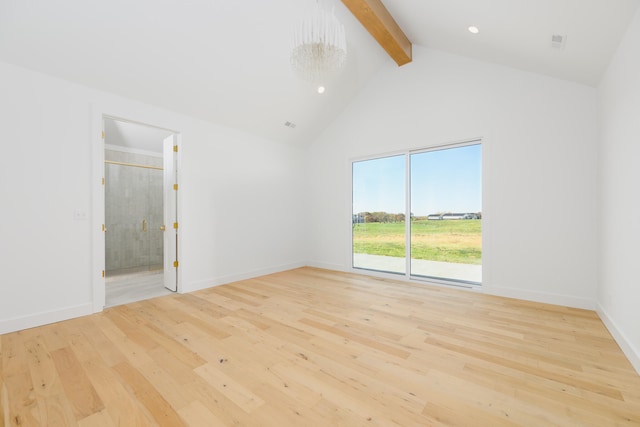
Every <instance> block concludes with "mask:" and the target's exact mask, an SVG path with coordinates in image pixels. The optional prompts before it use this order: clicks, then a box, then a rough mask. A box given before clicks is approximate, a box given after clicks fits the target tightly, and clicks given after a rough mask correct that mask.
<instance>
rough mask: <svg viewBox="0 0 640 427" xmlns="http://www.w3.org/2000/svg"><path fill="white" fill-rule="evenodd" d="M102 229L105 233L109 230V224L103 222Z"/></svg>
mask: <svg viewBox="0 0 640 427" xmlns="http://www.w3.org/2000/svg"><path fill="white" fill-rule="evenodd" d="M102 231H104V232H105V233H106V232H107V226H106V225H104V224H102Z"/></svg>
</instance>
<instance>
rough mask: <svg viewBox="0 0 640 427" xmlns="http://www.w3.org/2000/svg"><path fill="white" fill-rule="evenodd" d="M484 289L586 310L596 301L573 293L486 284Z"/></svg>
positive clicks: (491, 292) (591, 308) (498, 294)
mask: <svg viewBox="0 0 640 427" xmlns="http://www.w3.org/2000/svg"><path fill="white" fill-rule="evenodd" d="M482 291H483V292H484V293H486V294H488V295H496V296H500V297H506V298H516V299H521V300H525V301H533V302H541V303H545V304H553V305H561V306H565V307H572V308H582V309H585V310H595V308H596V302H595V300H593V299H590V298H582V297H575V296H571V295H560V294H548V293H543V292H536V291H530V290H525V289H515V288H506V287H501V286H484V287H483V288H482Z"/></svg>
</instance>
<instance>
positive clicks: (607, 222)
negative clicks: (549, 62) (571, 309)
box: [598, 11, 640, 372]
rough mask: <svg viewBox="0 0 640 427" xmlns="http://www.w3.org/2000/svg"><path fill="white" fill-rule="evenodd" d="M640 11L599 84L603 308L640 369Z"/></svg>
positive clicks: (602, 313) (600, 297) (600, 291)
mask: <svg viewBox="0 0 640 427" xmlns="http://www.w3.org/2000/svg"><path fill="white" fill-rule="evenodd" d="M638 76H640V11H638V12H636V15H635V18H634V19H633V21H632V23H631V25H630V26H629V28H628V30H627V34H626V35H625V37H624V39H623V41H622V42H621V44H620V46H619V47H618V51H617V53H616V55H615V57H614V58H613V60H612V62H611V64H610V65H609V68H608V70H607V73H606V74H605V76H604V78H603V79H602V81H601V83H600V86H599V97H600V98H599V108H600V136H601V146H600V158H601V192H602V202H601V213H600V215H601V218H602V221H601V241H602V249H601V252H600V257H601V260H602V262H601V265H602V267H601V271H600V273H601V274H600V286H599V289H598V303H599V310H598V311H599V312H600V316H601V317H602V319H603V320H604V321H605V323H606V324H607V326H608V327H609V330H610V331H611V332H612V334H613V335H614V336H615V337H616V340H617V341H618V343H619V344H620V346H621V347H622V349H623V350H624V351H625V353H626V355H627V357H629V360H631V362H632V363H633V364H634V367H635V369H636V370H637V371H638V372H640V310H639V309H638V304H639V303H640V262H639V261H638V258H639V255H640V221H638V220H637V219H636V215H637V213H638V212H640V188H639V184H640V163H639V161H640V144H639V143H638V138H639V136H640V79H639V78H638Z"/></svg>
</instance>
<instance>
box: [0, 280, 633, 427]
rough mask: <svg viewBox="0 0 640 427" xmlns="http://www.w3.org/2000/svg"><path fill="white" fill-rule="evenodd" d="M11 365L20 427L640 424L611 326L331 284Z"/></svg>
mask: <svg viewBox="0 0 640 427" xmlns="http://www.w3.org/2000/svg"><path fill="white" fill-rule="evenodd" d="M0 352H1V356H2V357H1V358H0V360H1V363H0V379H1V380H2V382H1V383H0V390H1V392H0V401H1V402H2V405H0V408H1V410H0V420H4V423H5V424H6V425H7V426H54V425H55V426H58V425H59V426H66V425H69V426H72V425H79V426H154V425H163V426H182V425H189V426H207V427H211V426H278V427H282V426H431V425H433V426H442V425H447V426H449V425H457V426H492V427H493V426H516V425H518V426H536V427H538V426H598V427H602V426H617V425H621V426H622V425H635V426H638V425H640V377H639V376H638V375H637V374H636V373H635V372H634V371H633V369H632V367H631V365H630V364H629V362H628V361H627V360H626V359H625V357H624V355H623V354H622V352H621V351H620V349H619V348H618V346H617V345H616V344H615V342H614V341H613V339H612V338H611V336H610V335H609V334H608V332H607V331H606V329H605V327H604V326H603V324H602V322H601V321H600V320H599V319H598V317H597V315H596V314H595V313H594V312H591V311H585V310H577V309H569V308H562V307H556V306H549V305H544V304H536V303H530V302H523V301H518V300H510V299H504V298H498V297H491V296H486V295H482V294H480V293H476V292H468V291H457V290H451V289H444V288H435V287H430V286H426V285H416V284H408V283H404V282H394V281H390V280H380V279H374V278H371V277H365V276H359V275H352V274H342V273H336V272H329V271H326V270H320V269H314V268H302V269H297V270H292V271H289V272H283V273H278V274H273V275H269V276H264V277H260V278H257V279H252V280H246V281H242V282H238V283H234V284H230V285H226V286H219V287H216V288H212V289H208V290H204V291H199V292H196V293H193V294H188V295H175V294H174V295H169V296H165V297H161V298H156V299H152V300H146V301H141V302H136V303H132V304H128V305H122V306H118V307H113V308H109V309H106V310H105V311H104V312H103V313H99V314H96V315H92V316H87V317H83V318H79V319H74V320H71V321H66V322H61V323H57V324H54V325H48V326H43V327H38V328H34V329H30V330H26V331H21V332H16V333H11V334H6V335H3V336H2V337H1V340H0ZM0 424H1V422H0Z"/></svg>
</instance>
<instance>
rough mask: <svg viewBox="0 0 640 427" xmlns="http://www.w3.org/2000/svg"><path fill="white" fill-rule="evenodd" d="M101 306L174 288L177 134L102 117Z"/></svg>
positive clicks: (175, 288)
mask: <svg viewBox="0 0 640 427" xmlns="http://www.w3.org/2000/svg"><path fill="white" fill-rule="evenodd" d="M103 129H104V142H105V145H104V207H105V216H104V231H105V234H104V236H105V239H104V244H105V245H104V248H105V252H104V253H105V264H104V265H105V269H104V271H105V306H106V307H111V306H115V305H121V304H126V303H129V302H133V301H139V300H143V299H149V298H154V297H157V296H162V295H167V294H170V293H171V292H175V291H176V290H177V219H176V218H177V202H176V198H177V168H176V166H177V152H176V150H175V149H174V147H177V135H176V133H175V132H172V131H169V130H166V129H160V128H156V127H153V126H148V125H143V124H139V123H133V122H129V121H126V120H122V119H116V118H112V117H106V116H105V117H103Z"/></svg>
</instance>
